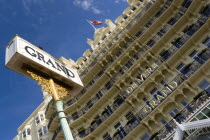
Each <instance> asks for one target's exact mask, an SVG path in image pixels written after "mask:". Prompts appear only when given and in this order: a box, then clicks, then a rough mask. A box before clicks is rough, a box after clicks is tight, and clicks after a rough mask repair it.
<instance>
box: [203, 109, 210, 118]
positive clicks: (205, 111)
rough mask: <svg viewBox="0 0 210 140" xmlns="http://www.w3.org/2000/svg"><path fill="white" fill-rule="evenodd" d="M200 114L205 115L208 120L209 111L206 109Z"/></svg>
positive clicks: (209, 116)
mask: <svg viewBox="0 0 210 140" xmlns="http://www.w3.org/2000/svg"><path fill="white" fill-rule="evenodd" d="M202 113H203V114H205V115H206V116H207V117H208V118H210V110H209V109H208V108H205V109H203V110H202Z"/></svg>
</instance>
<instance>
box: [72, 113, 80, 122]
mask: <svg viewBox="0 0 210 140" xmlns="http://www.w3.org/2000/svg"><path fill="white" fill-rule="evenodd" d="M72 118H73V120H76V119H77V118H79V115H78V113H77V112H74V113H73V114H72Z"/></svg>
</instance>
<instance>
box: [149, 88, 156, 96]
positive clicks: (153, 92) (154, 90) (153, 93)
mask: <svg viewBox="0 0 210 140" xmlns="http://www.w3.org/2000/svg"><path fill="white" fill-rule="evenodd" d="M157 91H158V89H157V88H156V87H155V88H153V90H151V91H150V94H151V95H153V96H154V95H155V93H156V92H157Z"/></svg>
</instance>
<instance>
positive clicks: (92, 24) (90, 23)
mask: <svg viewBox="0 0 210 140" xmlns="http://www.w3.org/2000/svg"><path fill="white" fill-rule="evenodd" d="M86 20H87V19H86ZM87 22H88V23H89V24H90V25H91V26H92V27H93V29H94V30H96V28H95V27H94V26H93V24H91V23H90V22H89V20H87Z"/></svg>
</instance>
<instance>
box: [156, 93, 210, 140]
mask: <svg viewBox="0 0 210 140" xmlns="http://www.w3.org/2000/svg"><path fill="white" fill-rule="evenodd" d="M199 96H200V97H197V98H195V99H194V100H193V101H192V102H190V103H189V104H188V105H187V106H186V107H185V108H184V109H183V110H182V111H180V112H179V113H177V115H175V116H174V118H175V119H176V121H177V122H179V123H182V122H185V121H186V120H187V119H188V118H189V117H190V115H191V114H193V113H194V111H196V110H197V109H198V108H199V107H200V106H201V105H202V104H204V103H205V102H207V101H209V98H210V94H209V93H207V92H206V91H203V92H201V93H200V95H199ZM167 126H169V127H170V128H169V127H165V126H164V127H163V128H161V129H160V130H159V131H158V133H156V134H155V136H154V137H153V138H152V139H153V140H160V139H164V138H166V137H167V136H168V134H170V133H172V132H173V133H174V131H175V129H176V124H175V122H174V121H173V120H170V121H169V122H168V123H167Z"/></svg>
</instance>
